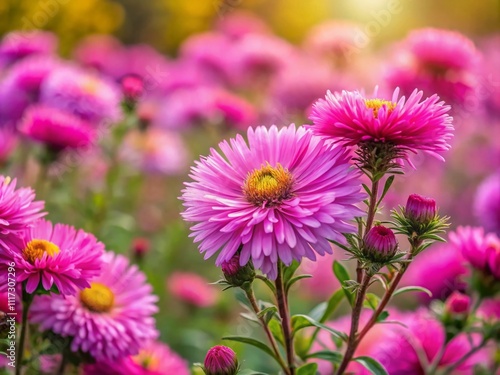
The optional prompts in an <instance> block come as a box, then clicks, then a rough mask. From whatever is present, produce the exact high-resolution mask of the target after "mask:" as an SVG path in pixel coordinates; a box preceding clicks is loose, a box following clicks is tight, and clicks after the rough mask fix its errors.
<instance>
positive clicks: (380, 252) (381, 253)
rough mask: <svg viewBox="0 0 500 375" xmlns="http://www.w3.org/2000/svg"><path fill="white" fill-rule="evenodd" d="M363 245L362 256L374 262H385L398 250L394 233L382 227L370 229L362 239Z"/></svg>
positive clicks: (377, 226)
mask: <svg viewBox="0 0 500 375" xmlns="http://www.w3.org/2000/svg"><path fill="white" fill-rule="evenodd" d="M363 243H364V246H363V254H364V255H365V256H366V257H367V258H368V259H370V260H372V261H374V262H382V263H383V262H387V261H388V260H390V259H391V258H392V257H394V255H395V254H396V251H397V250H398V241H397V240H396V236H395V235H394V232H393V231H392V230H391V229H389V228H386V227H384V226H383V225H376V226H374V227H373V228H371V229H370V230H369V232H368V233H367V234H366V236H365V238H364V239H363Z"/></svg>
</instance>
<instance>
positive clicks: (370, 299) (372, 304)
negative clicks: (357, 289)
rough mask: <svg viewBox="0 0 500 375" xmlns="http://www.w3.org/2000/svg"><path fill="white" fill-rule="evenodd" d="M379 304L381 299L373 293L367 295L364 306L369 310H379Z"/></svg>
mask: <svg viewBox="0 0 500 375" xmlns="http://www.w3.org/2000/svg"><path fill="white" fill-rule="evenodd" d="M379 302H380V298H379V297H378V296H377V295H375V294H373V293H367V294H366V297H365V301H364V303H363V305H364V306H365V307H368V308H369V309H372V310H377V307H378V304H379Z"/></svg>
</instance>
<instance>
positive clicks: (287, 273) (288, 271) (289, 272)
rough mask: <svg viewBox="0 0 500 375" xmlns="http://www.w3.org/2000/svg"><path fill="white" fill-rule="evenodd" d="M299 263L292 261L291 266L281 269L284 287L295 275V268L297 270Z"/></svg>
mask: <svg viewBox="0 0 500 375" xmlns="http://www.w3.org/2000/svg"><path fill="white" fill-rule="evenodd" d="M299 266H300V263H299V262H297V261H296V260H294V261H293V262H292V264H290V265H289V266H286V267H284V269H283V281H284V283H285V285H286V284H287V283H288V282H289V281H290V279H291V278H292V277H293V275H294V274H295V271H297V268H299Z"/></svg>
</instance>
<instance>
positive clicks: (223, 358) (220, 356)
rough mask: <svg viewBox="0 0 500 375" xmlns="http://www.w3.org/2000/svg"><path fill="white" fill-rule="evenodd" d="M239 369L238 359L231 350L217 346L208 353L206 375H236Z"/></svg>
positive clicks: (205, 367)
mask: <svg viewBox="0 0 500 375" xmlns="http://www.w3.org/2000/svg"><path fill="white" fill-rule="evenodd" d="M238 369H239V366H238V358H236V353H235V352H234V351H233V350H232V349H231V348H228V347H227V346H223V345H217V346H214V347H213V348H211V349H210V350H209V351H208V352H207V356H206V357H205V362H204V370H205V374H206V375H235V374H237V373H238Z"/></svg>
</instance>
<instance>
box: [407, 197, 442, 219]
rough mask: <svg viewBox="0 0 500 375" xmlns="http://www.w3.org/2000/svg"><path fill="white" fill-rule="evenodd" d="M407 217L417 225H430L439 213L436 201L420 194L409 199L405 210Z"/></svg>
mask: <svg viewBox="0 0 500 375" xmlns="http://www.w3.org/2000/svg"><path fill="white" fill-rule="evenodd" d="M404 212H405V217H406V218H407V219H408V220H410V221H411V222H413V223H416V224H429V223H430V222H431V221H432V220H433V219H434V218H435V217H436V213H437V208H436V201H435V200H434V199H432V198H425V197H422V196H421V195H418V194H412V195H410V196H409V197H408V201H407V202H406V208H405V211H404Z"/></svg>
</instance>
